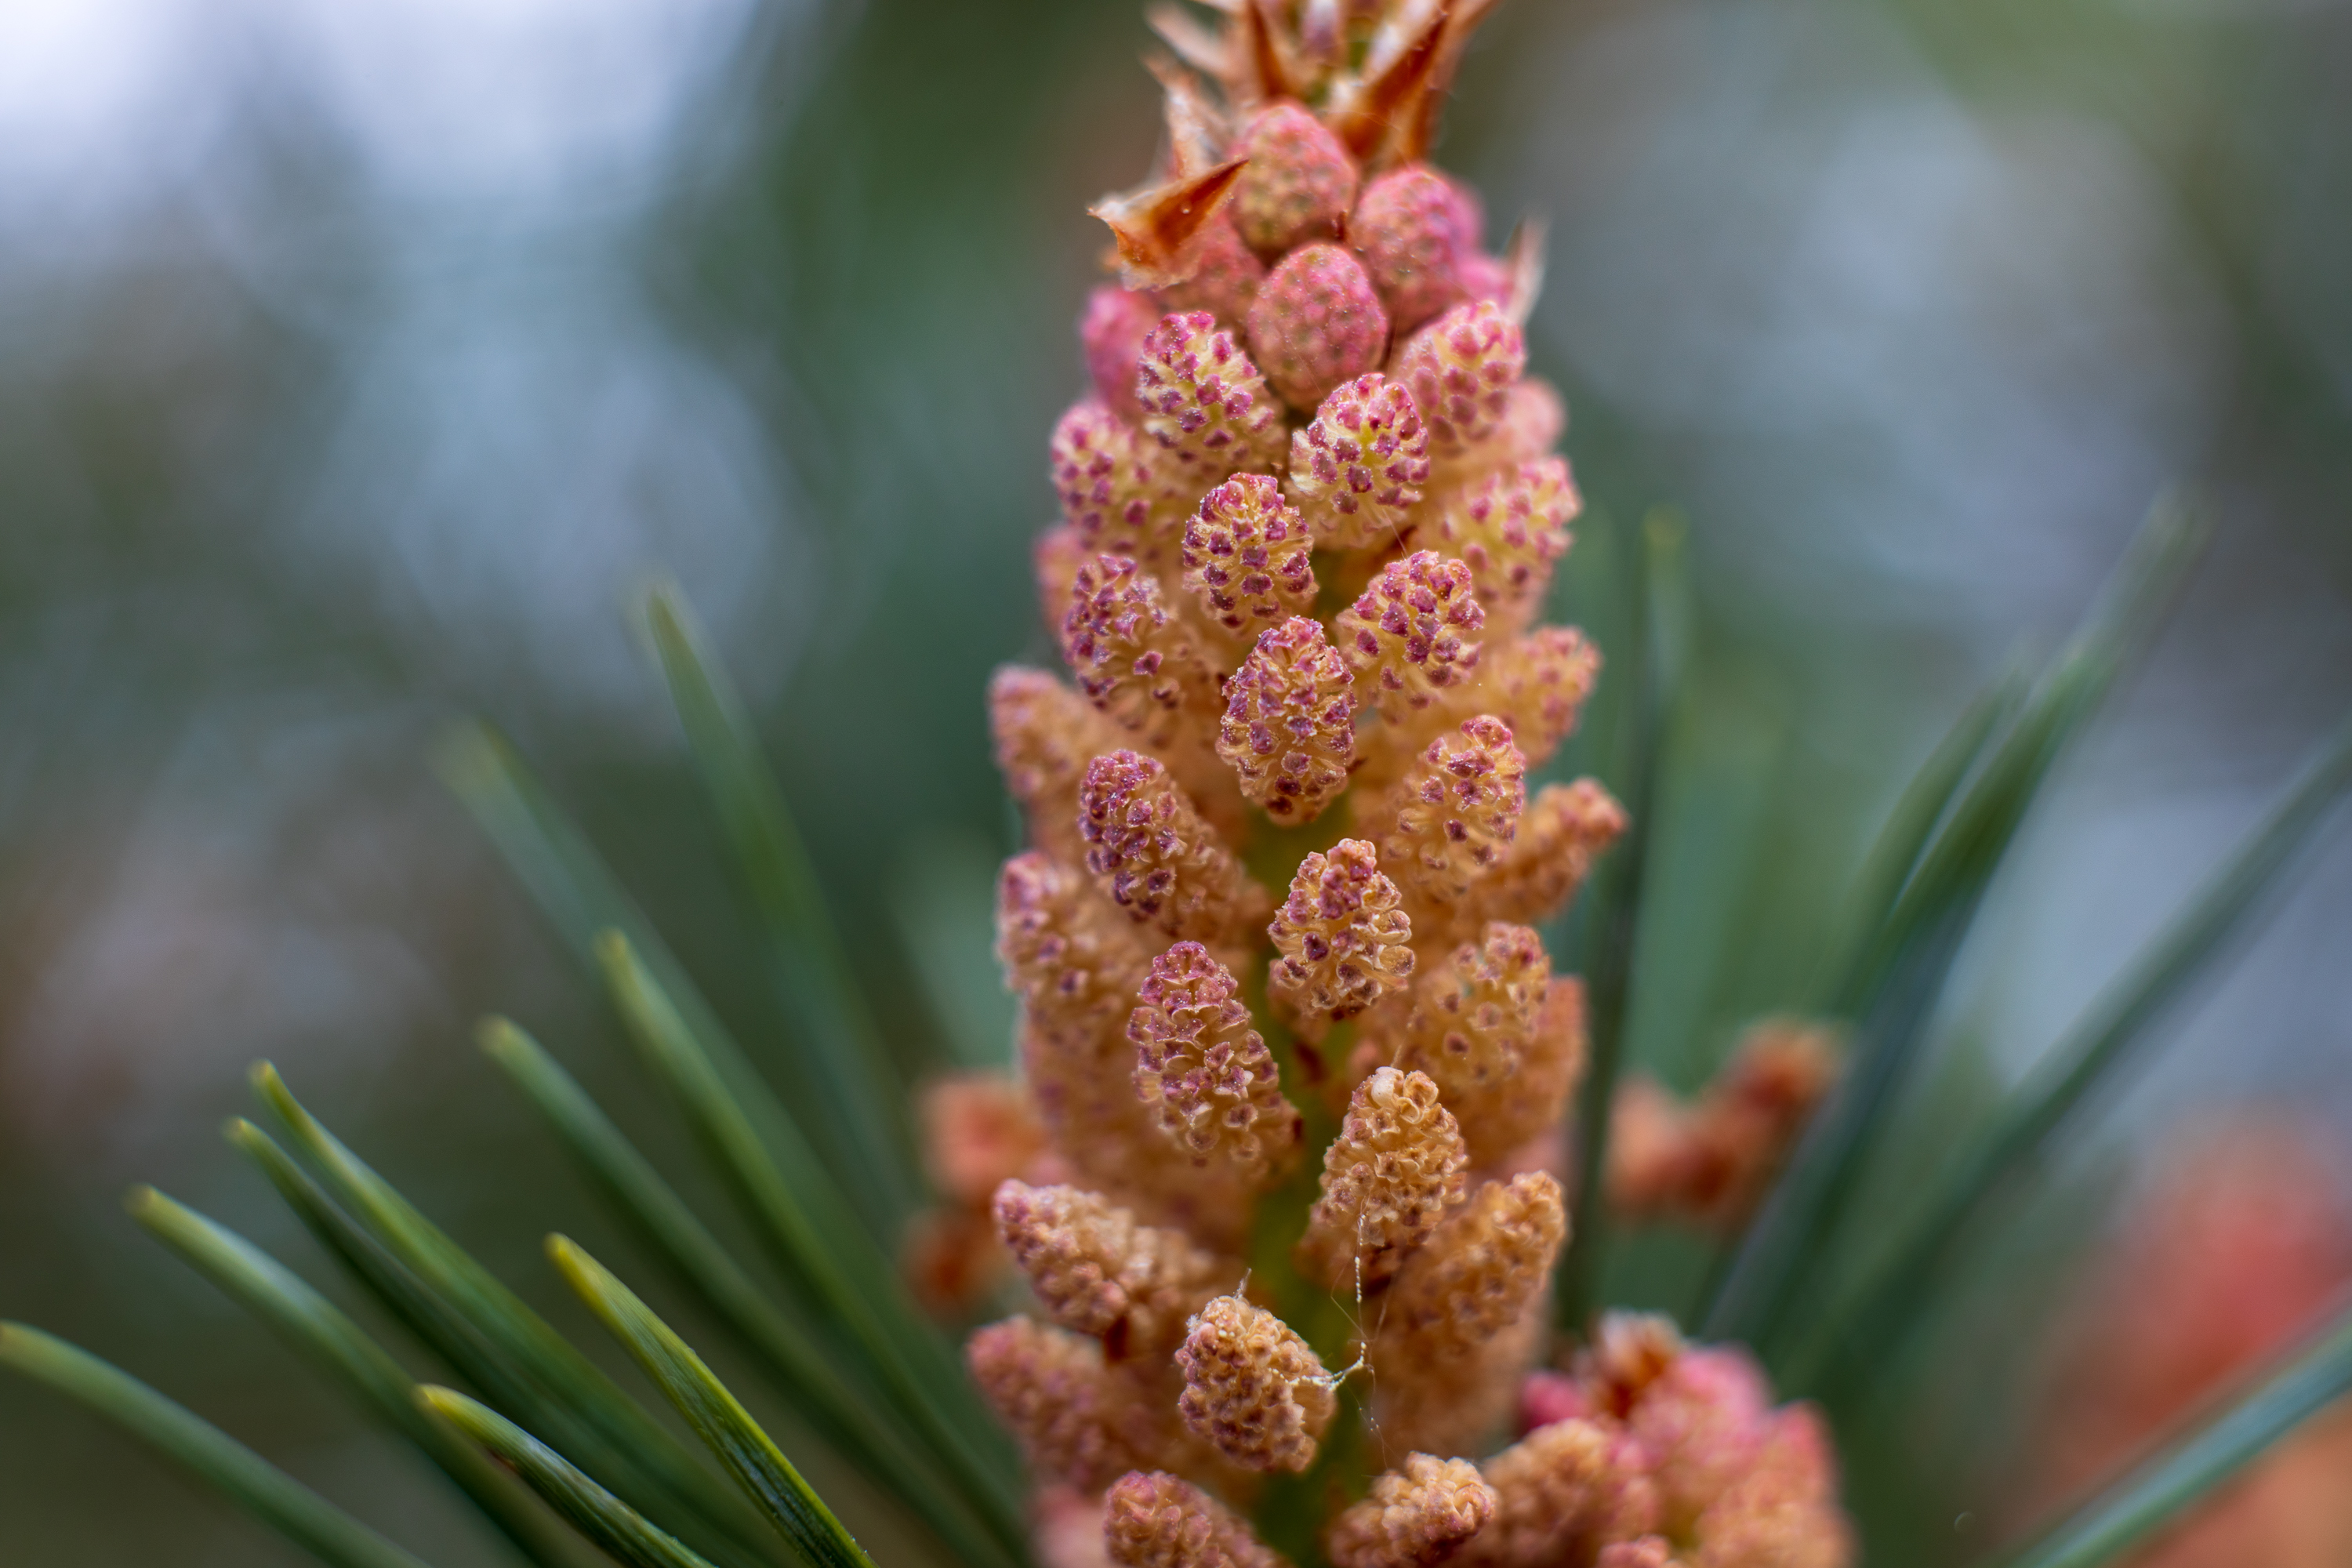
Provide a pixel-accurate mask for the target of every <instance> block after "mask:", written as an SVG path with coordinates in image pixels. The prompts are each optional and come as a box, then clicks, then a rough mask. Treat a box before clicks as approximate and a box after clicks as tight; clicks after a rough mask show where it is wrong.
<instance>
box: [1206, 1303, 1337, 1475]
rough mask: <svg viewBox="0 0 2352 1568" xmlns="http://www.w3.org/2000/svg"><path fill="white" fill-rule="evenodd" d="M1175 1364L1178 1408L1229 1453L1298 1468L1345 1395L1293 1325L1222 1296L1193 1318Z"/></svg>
mask: <svg viewBox="0 0 2352 1568" xmlns="http://www.w3.org/2000/svg"><path fill="white" fill-rule="evenodd" d="M1176 1364H1177V1367H1178V1368H1179V1369H1180V1370H1181V1372H1182V1373H1183V1374H1184V1392H1183V1394H1182V1395H1181V1396H1180V1398H1179V1399H1178V1401H1177V1405H1176V1413H1177V1414H1178V1415H1181V1416H1182V1417H1183V1420H1184V1425H1185V1426H1189V1427H1191V1428H1192V1431H1193V1432H1194V1433H1195V1434H1197V1435H1198V1436H1201V1437H1202V1438H1204V1439H1206V1440H1207V1442H1208V1443H1209V1445H1210V1447H1213V1448H1215V1449H1216V1450H1217V1452H1218V1453H1219V1454H1221V1455H1223V1457H1224V1458H1227V1459H1229V1460H1231V1461H1232V1462H1233V1463H1234V1464H1236V1465H1239V1466H1240V1467H1241V1468H1244V1469H1245V1470H1288V1471H1290V1472H1291V1473H1292V1474H1294V1475H1295V1474H1297V1473H1298V1472H1299V1471H1301V1470H1304V1469H1306V1468H1307V1466H1308V1465H1310V1464H1312V1463H1314V1462H1315V1450H1316V1447H1318V1444H1320V1443H1321V1441H1322V1438H1323V1432H1324V1428H1326V1427H1328V1426H1330V1425H1331V1416H1332V1415H1333V1413H1334V1412H1335V1411H1337V1409H1338V1408H1339V1399H1338V1396H1337V1395H1336V1394H1333V1393H1332V1388H1331V1376H1330V1374H1329V1373H1327V1372H1325V1371H1324V1370H1323V1363H1321V1362H1319V1361H1318V1360H1316V1359H1315V1352H1313V1351H1311V1350H1309V1349H1308V1348H1307V1342H1306V1341H1305V1340H1302V1339H1300V1338H1299V1337H1298V1335H1297V1333H1296V1332H1295V1331H1293V1330H1292V1329H1291V1327H1290V1325H1289V1324H1287V1323H1286V1322H1284V1321H1282V1320H1281V1319H1280V1318H1277V1317H1276V1316H1275V1315H1274V1314H1273V1313H1272V1312H1269V1311H1267V1310H1265V1309H1264V1308H1262V1307H1253V1306H1251V1305H1250V1304H1249V1303H1248V1302H1247V1301H1244V1300H1242V1299H1241V1298H1240V1297H1239V1296H1220V1297H1218V1298H1217V1299H1216V1300H1213V1301H1211V1302H1210V1303H1209V1304H1208V1305H1207V1306H1205V1307H1203V1308H1202V1309H1201V1310H1200V1312H1199V1313H1198V1314H1197V1315H1195V1316H1194V1318H1193V1319H1192V1324H1191V1326H1190V1331H1189V1332H1187V1334H1186V1335H1185V1338H1184V1343H1183V1347H1182V1348H1181V1349H1180V1350H1179V1351H1177V1352H1176Z"/></svg>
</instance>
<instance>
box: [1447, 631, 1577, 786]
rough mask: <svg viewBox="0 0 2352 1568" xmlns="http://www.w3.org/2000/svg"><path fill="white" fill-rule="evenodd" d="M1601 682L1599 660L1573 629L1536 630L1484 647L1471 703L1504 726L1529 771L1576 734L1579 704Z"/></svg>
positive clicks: (1470, 695)
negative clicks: (1508, 730) (1561, 743)
mask: <svg viewBox="0 0 2352 1568" xmlns="http://www.w3.org/2000/svg"><path fill="white" fill-rule="evenodd" d="M1600 677H1601V654H1600V651H1599V650H1598V649H1596V648H1595V647H1593V646H1592V644H1591V642H1590V641H1589V640H1587V639H1586V637H1585V635H1584V634H1583V633H1582V632H1580V631H1578V630H1577V629H1576V628H1575V627H1574V626H1538V627H1537V628H1536V629H1535V630H1534V631H1531V632H1529V633H1528V635H1527V636H1525V637H1517V638H1513V639H1511V640H1509V641H1507V642H1503V643H1501V644H1500V645H1499V646H1498V645H1497V644H1496V643H1495V642H1492V641H1490V642H1488V643H1487V645H1486V651H1485V652H1484V654H1482V655H1481V657H1480V659H1479V680H1478V684H1477V688H1476V689H1475V693H1472V694H1469V695H1467V696H1465V700H1473V699H1475V701H1476V703H1477V705H1478V707H1479V709H1480V710H1482V711H1485V712H1488V713H1492V714H1493V715H1495V717H1496V718H1497V719H1500V720H1501V721H1503V722H1504V723H1506V724H1507V725H1509V726H1510V730H1511V739H1512V741H1513V742H1514V743H1516V744H1517V746H1518V748H1519V755H1520V756H1521V757H1522V758H1524V759H1525V760H1526V762H1527V764H1528V766H1529V767H1530V768H1535V767H1540V766H1542V765H1543V764H1544V763H1547V762H1549V761H1550V760H1551V754H1552V753H1553V752H1556V751H1558V750H1559V743H1560V742H1562V741H1565V740H1566V739H1568V737H1569V736H1570V734H1572V733H1573V732H1574V731H1575V730H1576V721H1577V720H1578V719H1579V718H1580V716H1581V715H1582V714H1583V711H1584V700H1585V699H1586V698H1587V697H1590V696H1591V694H1592V686H1593V682H1595V681H1596V680H1598V679H1600Z"/></svg>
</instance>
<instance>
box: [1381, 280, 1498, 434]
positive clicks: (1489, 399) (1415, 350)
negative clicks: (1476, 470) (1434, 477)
mask: <svg viewBox="0 0 2352 1568" xmlns="http://www.w3.org/2000/svg"><path fill="white" fill-rule="evenodd" d="M1527 363H1528V346H1527V340H1526V339H1525V338H1524V337H1523V336H1522V335H1521V334H1520V331H1519V329H1518V328H1517V327H1516V326H1513V325H1512V324H1511V321H1510V320H1509V318H1507V316H1505V315H1504V314H1503V312H1502V311H1501V310H1498V309H1497V308H1496V306H1495V305H1494V304H1493V303H1492V302H1491V301H1488V300H1478V301H1476V302H1475V303H1473V304H1466V305H1456V306H1454V308H1453V309H1452V310H1448V311H1446V312H1445V313H1444V315H1442V316H1440V317H1438V318H1437V320H1435V321H1432V322H1430V323H1429V324H1428V325H1427V326H1425V327H1423V328H1422V329H1421V331H1418V332H1415V333H1414V334H1413V335H1412V338H1410V339H1409V340H1407V342H1406V343H1405V345H1404V348H1403V351H1402V353H1399V354H1398V355H1397V360H1396V379H1397V380H1398V381H1400V382H1402V383H1403V384H1404V388H1405V390H1406V391H1407V392H1410V393H1412V401H1413V405H1414V406H1415V407H1417V408H1419V409H1420V410H1421V416H1422V418H1423V420H1424V421H1426V422H1427V424H1428V426H1429V449H1430V453H1431V455H1432V456H1433V457H1435V458H1441V459H1452V458H1459V457H1462V456H1463V455H1464V454H1465V453H1466V452H1467V451H1468V450H1469V449H1470V448H1471V447H1473V446H1475V445H1476V444H1477V443H1479V442H1481V441H1484V440H1486V438H1487V437H1491V436H1493V435H1494V434H1495V433H1496V430H1498V429H1499V428H1501V427H1502V425H1503V420H1504V416H1505V415H1506V414H1507V412H1508V411H1509V408H1510V404H1511V387H1512V385H1513V384H1515V383H1516V382H1517V380H1518V379H1519V373H1520V372H1521V371H1522V370H1524V369H1526V368H1527Z"/></svg>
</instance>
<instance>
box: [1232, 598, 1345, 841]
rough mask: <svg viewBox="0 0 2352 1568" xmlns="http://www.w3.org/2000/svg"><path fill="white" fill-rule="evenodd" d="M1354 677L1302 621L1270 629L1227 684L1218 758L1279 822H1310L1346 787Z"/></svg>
mask: <svg viewBox="0 0 2352 1568" xmlns="http://www.w3.org/2000/svg"><path fill="white" fill-rule="evenodd" d="M1352 688H1353V678H1352V677H1350V676H1349V673H1348V667H1347V665H1346V664H1345V663H1343V662H1342V661H1341V659H1340V658H1339V653H1338V651H1337V650H1335V649H1334V648H1333V647H1331V645H1330V644H1329V643H1328V641H1326V640H1325V639H1324V637H1323V628H1322V627H1321V626H1318V625H1317V624H1316V623H1315V622H1313V621H1311V620H1308V619H1307V617H1305V616H1295V617H1293V618H1292V619H1290V620H1287V621H1285V622H1283V623H1282V625H1280V626H1272V627H1269V628H1268V629H1267V630H1266V631H1265V634H1264V635H1263V636H1261V637H1259V638H1258V639H1257V646H1256V647H1253V648H1251V649H1250V651H1249V657H1248V658H1244V659H1243V660H1242V667H1241V668H1239V669H1237V670H1235V671H1234V674H1233V677H1232V679H1229V680H1227V681H1226V682H1225V716H1224V719H1223V721H1222V722H1221V723H1220V724H1219V726H1218V729H1217V754H1218V755H1219V756H1221V757H1223V759H1224V760H1225V762H1226V763H1228V764H1229V765H1230V766H1231V767H1232V768H1233V770H1234V774H1235V776H1236V777H1238V778H1239V779H1240V781H1241V786H1242V793H1243V794H1244V795H1247V796H1248V797H1249V798H1250V799H1251V800H1253V801H1255V803H1256V804H1257V805H1260V806H1261V807H1263V808H1264V809H1265V814H1266V815H1267V816H1271V817H1273V818H1274V819H1275V820H1276V821H1277V822H1285V823H1299V822H1312V821H1313V820H1314V819H1315V818H1316V817H1318V816H1321V815H1322V814H1323V808H1324V807H1325V806H1327V805H1329V804H1330V803H1331V802H1332V801H1333V800H1335V799H1337V798H1338V796H1339V792H1340V791H1342V790H1344V789H1345V788H1347V787H1348V769H1349V766H1350V765H1351V764H1352V763H1353V762H1354V760H1355V744H1356V724H1355V721H1356V700H1355V697H1354V695H1353V690H1352Z"/></svg>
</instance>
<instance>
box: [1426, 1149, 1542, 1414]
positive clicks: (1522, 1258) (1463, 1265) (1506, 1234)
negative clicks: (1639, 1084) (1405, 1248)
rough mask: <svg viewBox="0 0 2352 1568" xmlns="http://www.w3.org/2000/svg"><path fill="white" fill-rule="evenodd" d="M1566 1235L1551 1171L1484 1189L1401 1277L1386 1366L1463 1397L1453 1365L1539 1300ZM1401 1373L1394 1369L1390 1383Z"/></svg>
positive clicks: (1510, 1383) (1511, 1382) (1510, 1389)
mask: <svg viewBox="0 0 2352 1568" xmlns="http://www.w3.org/2000/svg"><path fill="white" fill-rule="evenodd" d="M1567 1238H1568V1211H1567V1208H1566V1205H1565V1204H1564V1203H1563V1201H1562V1199H1561V1196H1560V1190H1559V1182H1558V1181H1556V1180H1554V1179H1553V1178H1552V1176H1551V1175H1550V1174H1549V1173H1546V1172H1543V1171H1528V1172H1525V1173H1521V1174H1519V1175H1517V1176H1514V1177H1512V1178H1511V1179H1510V1180H1509V1181H1508V1182H1488V1183H1486V1184H1484V1185H1483V1186H1481V1187H1480V1188H1479V1189H1478V1191H1477V1193H1476V1194H1475V1195H1474V1196H1472V1198H1471V1199H1470V1201H1469V1202H1468V1203H1467V1204H1465V1205H1463V1206H1462V1207H1461V1208H1460V1209H1458V1210H1456V1211H1455V1212H1454V1215H1453V1216H1452V1217H1451V1218H1449V1219H1448V1220H1446V1222H1445V1223H1444V1225H1441V1226H1438V1227H1437V1229H1436V1230H1435V1231H1433V1232H1432V1233H1431V1235H1430V1237H1429V1239H1428V1240H1427V1241H1426V1242H1424V1243H1423V1244H1422V1247H1421V1249H1420V1250H1419V1251H1417V1252H1415V1253H1414V1254H1413V1255H1412V1258H1409V1259H1407V1260H1406V1262H1405V1266H1404V1268H1403V1269H1402V1272H1400V1273H1399V1274H1398V1276H1397V1282H1396V1287H1395V1289H1393V1290H1392V1291H1391V1293H1390V1296H1389V1300H1388V1306H1387V1309H1386V1315H1385V1319H1384V1321H1383V1322H1382V1324H1381V1344H1382V1346H1383V1347H1384V1351H1385V1353H1383V1354H1382V1356H1381V1363H1382V1365H1383V1366H1384V1367H1385V1368H1394V1369H1402V1371H1403V1372H1404V1373H1407V1374H1409V1375H1413V1376H1417V1377H1421V1378H1425V1379H1429V1380H1433V1381H1435V1382H1437V1383H1439V1384H1442V1385H1445V1386H1447V1387H1449V1388H1450V1389H1451V1390H1452V1391H1453V1393H1454V1394H1455V1395H1456V1396H1460V1395H1464V1394H1467V1393H1468V1392H1469V1390H1468V1388H1467V1387H1465V1385H1464V1384H1462V1383H1460V1382H1458V1381H1456V1378H1457V1377H1458V1375H1459V1374H1458V1373H1452V1372H1449V1371H1448V1370H1447V1369H1448V1368H1449V1367H1452V1368H1460V1367H1461V1366H1462V1365H1463V1364H1464V1363H1468V1362H1472V1361H1475V1360H1477V1359H1478V1358H1479V1355H1480V1352H1482V1351H1484V1350H1485V1349H1486V1347H1487V1346H1488V1345H1489V1344H1491V1343H1492V1342H1494V1341H1495V1340H1496V1337H1497V1336H1499V1335H1501V1334H1502V1333H1503V1332H1504V1331H1506V1330H1507V1329H1509V1328H1511V1327H1512V1326H1514V1325H1515V1324H1517V1322H1518V1321H1519V1320H1520V1319H1521V1318H1522V1317H1523V1316H1525V1314H1526V1313H1527V1311H1528V1308H1530V1307H1532V1306H1533V1305H1535V1304H1536V1302H1537V1300H1538V1298H1540V1297H1541V1296H1542V1295H1543V1293H1544V1289H1545V1287H1546V1286H1547V1285H1548V1284H1549V1281H1550V1279H1551V1268H1552V1264H1553V1263H1554V1262H1555V1261H1557V1260H1558V1258H1559V1249H1560V1247H1561V1245H1562V1243H1564V1242H1565V1241H1566V1240H1567ZM1501 1370H1504V1371H1506V1372H1507V1373H1516V1372H1517V1367H1516V1366H1515V1365H1511V1366H1506V1367H1505V1368H1503V1369H1501ZM1397 1375H1398V1373H1397V1372H1396V1371H1390V1372H1389V1373H1387V1376H1386V1379H1384V1381H1392V1380H1393V1379H1394V1378H1395V1377H1396V1376H1397ZM1516 1384H1517V1377H1516V1376H1515V1375H1514V1376H1511V1377H1509V1378H1507V1380H1506V1381H1505V1383H1504V1384H1503V1386H1502V1389H1501V1395H1502V1397H1501V1400H1500V1402H1499V1404H1498V1405H1496V1409H1497V1410H1498V1411H1499V1410H1500V1409H1502V1408H1504V1407H1507V1405H1508V1404H1509V1402H1510V1400H1511V1398H1512V1396H1513V1395H1514V1394H1516V1393H1517V1388H1516V1386H1515V1385H1516ZM1474 1430H1475V1426H1474Z"/></svg>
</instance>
